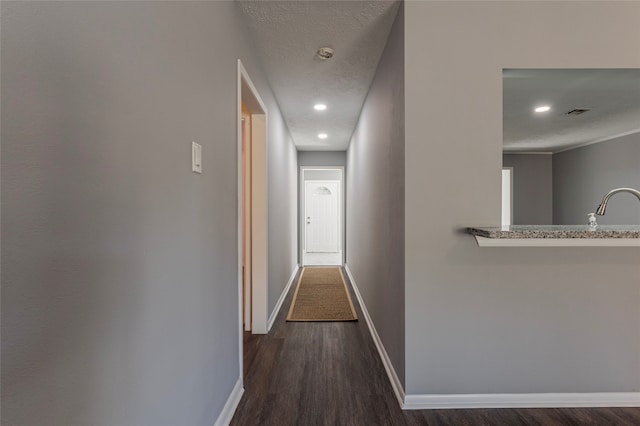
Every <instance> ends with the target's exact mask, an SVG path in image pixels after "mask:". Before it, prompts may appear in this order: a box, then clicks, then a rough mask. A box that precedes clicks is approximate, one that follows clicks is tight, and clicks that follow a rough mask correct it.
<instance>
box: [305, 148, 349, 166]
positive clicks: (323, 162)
mask: <svg viewBox="0 0 640 426" xmlns="http://www.w3.org/2000/svg"><path fill="white" fill-rule="evenodd" d="M346 165H347V152H346V151H298V166H342V167H345V166H346Z"/></svg>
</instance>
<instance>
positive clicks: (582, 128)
mask: <svg viewBox="0 0 640 426" xmlns="http://www.w3.org/2000/svg"><path fill="white" fill-rule="evenodd" d="M503 99H504V104H503V119H504V122H503V132H504V133H503V143H504V149H505V151H509V152H518V151H527V152H531V151H546V152H557V151H561V150H563V149H568V148H570V147H574V146H578V145H584V144H588V143H593V142H597V141H602V140H606V139H610V138H612V137H615V136H620V135H624V134H630V133H635V132H640V69H528V70H527V69H518V70H516V69H512V70H504V73H503ZM539 105H550V106H551V110H550V111H549V112H546V113H534V112H533V109H534V108H535V107H537V106H539ZM575 108H587V109H590V111H588V112H586V113H584V114H581V115H575V116H574V115H567V112H568V111H571V110H573V109H575Z"/></svg>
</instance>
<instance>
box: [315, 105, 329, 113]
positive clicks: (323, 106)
mask: <svg viewBox="0 0 640 426" xmlns="http://www.w3.org/2000/svg"><path fill="white" fill-rule="evenodd" d="M313 109H315V110H316V111H324V110H325V109H327V106H326V105H325V104H315V105H314V106H313Z"/></svg>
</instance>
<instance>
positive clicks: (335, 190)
mask: <svg viewBox="0 0 640 426" xmlns="http://www.w3.org/2000/svg"><path fill="white" fill-rule="evenodd" d="M344 217H345V215H344V168H343V167H301V168H300V219H299V220H300V259H301V264H302V265H303V266H317V265H333V266H341V265H343V264H344Z"/></svg>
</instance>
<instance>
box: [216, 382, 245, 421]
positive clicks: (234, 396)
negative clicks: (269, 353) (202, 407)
mask: <svg viewBox="0 0 640 426" xmlns="http://www.w3.org/2000/svg"><path fill="white" fill-rule="evenodd" d="M243 393H244V388H243V387H242V377H239V378H238V381H237V382H236V385H235V386H234V387H233V390H232V391H231V395H229V398H228V399H227V402H226V403H225V404H224V407H222V411H221V412H220V415H219V416H218V419H217V420H216V422H215V423H214V424H213V426H228V425H229V423H231V419H232V418H233V415H234V414H235V412H236V408H238V404H239V403H240V399H241V398H242V394H243Z"/></svg>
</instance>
